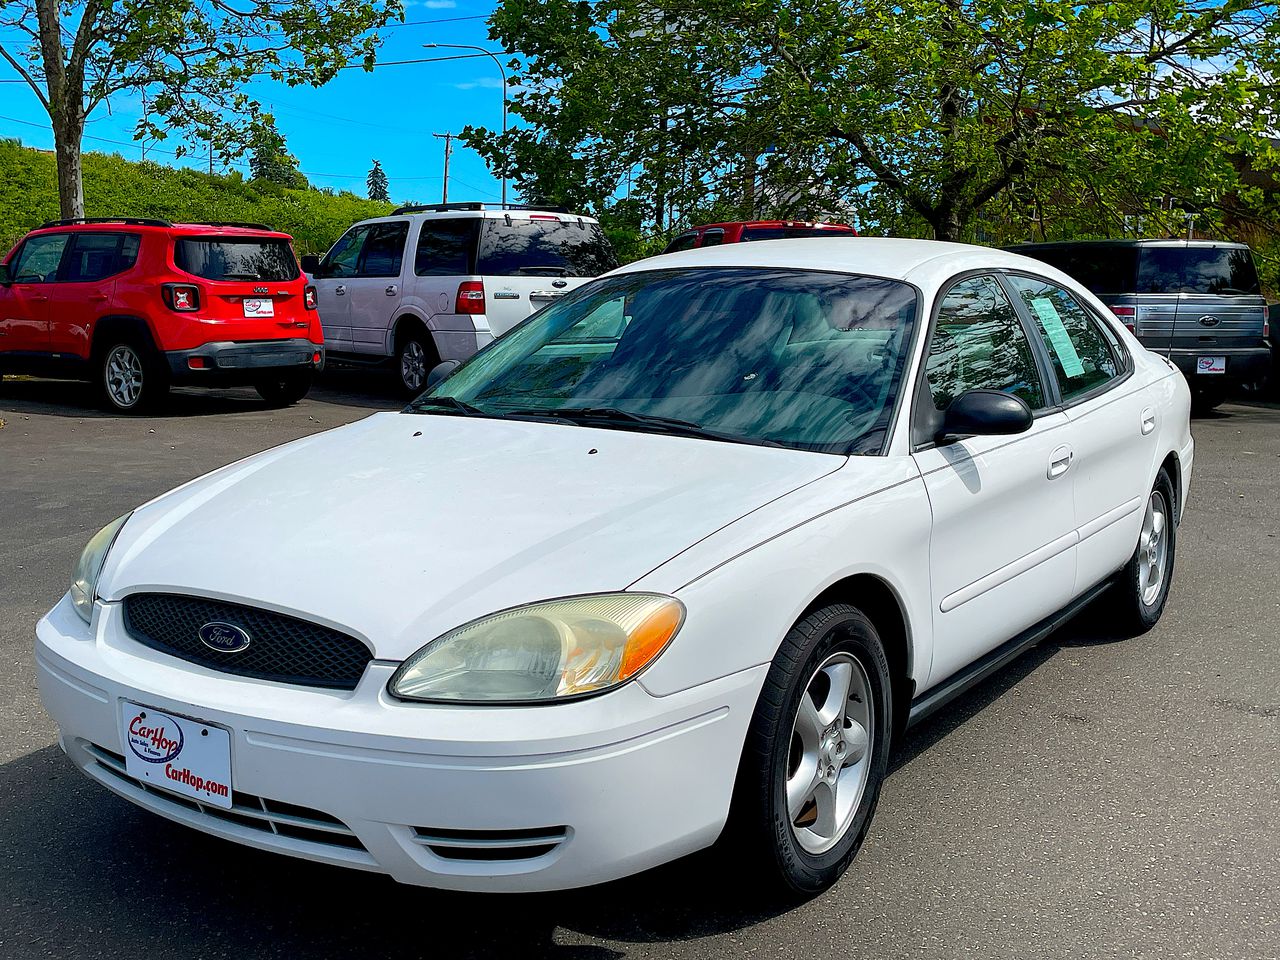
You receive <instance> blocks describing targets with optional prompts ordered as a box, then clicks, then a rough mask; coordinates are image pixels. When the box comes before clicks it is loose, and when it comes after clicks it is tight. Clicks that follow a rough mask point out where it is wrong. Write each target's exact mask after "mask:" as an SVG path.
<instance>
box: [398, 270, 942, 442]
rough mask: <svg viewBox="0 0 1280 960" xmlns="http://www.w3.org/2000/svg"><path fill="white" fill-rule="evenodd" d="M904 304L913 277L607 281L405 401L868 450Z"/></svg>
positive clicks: (908, 313)
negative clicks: (908, 281) (901, 280)
mask: <svg viewBox="0 0 1280 960" xmlns="http://www.w3.org/2000/svg"><path fill="white" fill-rule="evenodd" d="M916 313H917V302H916V293H915V289H914V288H913V287H911V286H908V285H907V284H904V283H898V282H896V281H891V280H880V279H873V278H869V277H859V276H851V275H847V274H833V273H818V272H809V271H792V270H767V269H749V268H726V269H685V270H657V271H652V272H645V273H633V274H624V275H621V276H615V277H607V278H605V279H603V280H599V281H596V282H595V283H591V284H587V285H586V286H584V287H582V288H580V289H579V290H577V291H575V292H574V293H573V294H570V295H569V296H567V297H566V298H565V299H563V300H561V301H559V302H557V303H555V304H553V305H552V306H549V307H547V308H546V309H545V310H543V311H542V312H540V313H538V314H535V315H534V316H533V317H531V318H529V320H527V321H525V322H524V323H523V324H521V325H520V326H519V327H517V328H516V329H515V330H513V331H512V332H511V333H509V334H507V335H506V336H505V337H503V338H502V339H500V340H497V341H495V342H494V343H493V345H492V346H490V347H488V348H486V349H485V350H483V351H481V352H480V353H478V354H476V356H474V357H473V358H472V359H471V360H469V361H468V362H467V363H466V364H464V365H463V366H462V367H460V368H458V370H457V371H456V372H455V373H454V375H453V376H451V377H449V378H448V379H447V380H445V381H444V382H443V383H441V384H440V385H439V386H437V387H436V388H435V389H434V390H432V391H430V392H429V393H428V394H426V395H424V396H423V397H422V398H420V399H419V400H418V401H415V402H414V403H413V404H411V405H410V407H409V410H410V411H411V412H419V413H449V414H455V415H457V414H462V413H465V414H466V415H477V414H478V415H482V416H485V415H487V416H517V417H529V416H539V415H542V416H547V417H551V418H553V419H568V420H569V421H570V422H583V423H587V424H588V425H591V426H600V425H606V424H607V425H609V426H613V427H615V428H618V429H634V430H656V431H660V432H672V433H682V434H683V435H686V436H691V435H698V431H702V435H705V436H708V437H711V438H712V439H718V440H736V441H740V442H747V443H760V444H769V445H779V446H787V447H794V448H796V449H801V450H814V451H820V452H825V453H880V452H881V451H882V448H883V446H884V442H885V439H886V436H887V432H888V429H889V425H890V420H891V418H892V416H893V406H894V401H895V400H896V398H897V394H898V390H899V386H900V383H901V380H902V370H903V365H904V363H905V360H906V355H907V352H908V351H909V349H910V343H911V332H912V329H913V327H914V325H915V318H916Z"/></svg>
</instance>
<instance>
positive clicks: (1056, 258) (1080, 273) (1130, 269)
mask: <svg viewBox="0 0 1280 960" xmlns="http://www.w3.org/2000/svg"><path fill="white" fill-rule="evenodd" d="M1013 252H1014V253H1022V254H1024V255H1026V256H1028V257H1032V258H1034V259H1036V260H1039V261H1041V262H1042V263H1047V264H1049V266H1051V267H1057V268H1058V269H1059V270H1061V271H1062V272H1063V273H1065V274H1066V275H1067V276H1069V277H1070V278H1071V279H1072V280H1074V281H1076V283H1078V284H1080V285H1081V286H1083V287H1086V288H1087V289H1089V290H1091V291H1092V292H1093V293H1094V294H1096V295H1098V296H1107V295H1110V294H1124V293H1133V292H1134V290H1135V286H1134V285H1135V283H1136V282H1137V274H1138V250H1137V248H1136V247H1131V246H1120V245H1114V246H1113V245H1111V244H1106V245H1102V244H1082V245H1079V246H1062V247H1040V248H1028V249H1024V248H1020V247H1019V248H1014V251H1013Z"/></svg>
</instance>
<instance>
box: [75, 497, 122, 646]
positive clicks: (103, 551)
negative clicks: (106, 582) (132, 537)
mask: <svg viewBox="0 0 1280 960" xmlns="http://www.w3.org/2000/svg"><path fill="white" fill-rule="evenodd" d="M131 516H132V514H129V513H126V514H125V515H124V516H123V517H117V518H116V519H115V520H112V521H111V522H110V523H108V524H107V525H106V526H105V527H103V528H102V529H101V530H99V531H98V532H97V533H95V534H94V535H93V539H92V540H90V541H89V542H88V544H87V545H86V546H85V548H84V552H83V553H81V554H80V559H79V560H77V561H76V571H75V573H74V574H73V575H72V577H71V603H72V604H73V605H74V606H75V608H76V613H78V614H80V616H81V617H82V618H83V619H84V622H85V623H88V622H89V621H91V620H92V619H93V600H94V597H96V596H97V593H98V577H99V576H100V575H101V574H102V565H103V564H104V563H106V562H107V553H108V552H109V551H110V550H111V544H113V543H115V539H116V534H118V533H119V532H120V528H121V527H123V526H124V524H125V521H126V520H128V519H129V517H131Z"/></svg>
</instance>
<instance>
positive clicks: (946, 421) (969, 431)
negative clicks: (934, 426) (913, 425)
mask: <svg viewBox="0 0 1280 960" xmlns="http://www.w3.org/2000/svg"><path fill="white" fill-rule="evenodd" d="M1031 421H1032V416H1031V408H1030V407H1029V406H1027V402H1026V401H1025V400H1023V399H1022V398H1021V397H1015V396H1014V395H1013V394H1011V393H1002V392H1001V391H999V390H969V391H968V392H966V393H962V394H960V396H958V397H956V398H955V399H954V400H952V401H951V404H950V405H949V406H948V407H947V409H946V412H945V413H943V415H942V426H941V427H940V428H939V429H938V434H937V437H936V438H935V439H936V440H937V442H938V443H943V442H945V441H947V440H955V439H958V438H959V437H989V436H999V435H1003V434H1010V433H1024V432H1025V431H1027V430H1030V429H1031Z"/></svg>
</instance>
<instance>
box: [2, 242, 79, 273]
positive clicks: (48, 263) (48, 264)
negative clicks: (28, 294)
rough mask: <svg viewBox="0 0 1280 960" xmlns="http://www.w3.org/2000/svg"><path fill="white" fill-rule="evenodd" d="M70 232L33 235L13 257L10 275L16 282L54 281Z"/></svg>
mask: <svg viewBox="0 0 1280 960" xmlns="http://www.w3.org/2000/svg"><path fill="white" fill-rule="evenodd" d="M70 238H71V234H69V233H46V234H44V235H43V236H39V237H31V238H30V239H28V240H27V242H26V243H24V244H23V245H22V249H21V250H19V251H18V254H17V256H15V257H14V258H13V268H12V269H11V270H10V271H9V275H10V276H11V277H13V280H14V282H15V283H53V281H54V280H55V279H57V276H58V264H59V263H61V262H62V253H63V251H64V250H66V249H67V241H68V240H69V239H70Z"/></svg>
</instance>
